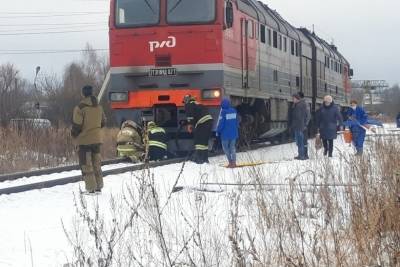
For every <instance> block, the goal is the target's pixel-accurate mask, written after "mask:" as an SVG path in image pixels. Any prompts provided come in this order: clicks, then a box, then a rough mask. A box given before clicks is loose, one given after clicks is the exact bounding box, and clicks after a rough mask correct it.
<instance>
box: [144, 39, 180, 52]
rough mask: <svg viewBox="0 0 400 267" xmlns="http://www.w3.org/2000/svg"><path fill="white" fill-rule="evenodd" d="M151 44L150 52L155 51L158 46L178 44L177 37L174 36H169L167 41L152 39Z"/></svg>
mask: <svg viewBox="0 0 400 267" xmlns="http://www.w3.org/2000/svg"><path fill="white" fill-rule="evenodd" d="M149 46H150V52H154V50H155V49H157V48H163V47H175V46H176V38H175V37H174V36H168V40H167V41H162V42H159V41H150V42H149Z"/></svg>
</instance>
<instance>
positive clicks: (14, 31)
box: [0, 24, 101, 34]
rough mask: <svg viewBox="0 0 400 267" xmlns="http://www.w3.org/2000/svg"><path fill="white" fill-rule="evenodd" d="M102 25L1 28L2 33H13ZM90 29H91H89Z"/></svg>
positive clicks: (0, 32)
mask: <svg viewBox="0 0 400 267" xmlns="http://www.w3.org/2000/svg"><path fill="white" fill-rule="evenodd" d="M97 26H101V25H100V24H94V25H70V26H60V27H50V28H28V29H16V30H0V34H2V33H7V32H12V33H17V32H21V33H27V34H29V31H48V30H69V29H73V28H87V27H97ZM87 30H89V29H87Z"/></svg>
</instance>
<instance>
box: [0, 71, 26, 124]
mask: <svg viewBox="0 0 400 267" xmlns="http://www.w3.org/2000/svg"><path fill="white" fill-rule="evenodd" d="M26 101H27V92H26V82H25V80H23V79H22V78H21V77H20V75H19V71H18V70H17V69H16V68H15V67H14V66H13V65H12V64H10V63H6V64H3V65H0V124H1V126H7V125H8V123H9V122H10V120H11V119H12V118H20V117H24V116H25V115H26V114H25V113H24V110H23V105H24V103H25V102H26Z"/></svg>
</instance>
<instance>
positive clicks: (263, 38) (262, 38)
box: [260, 24, 265, 44]
mask: <svg viewBox="0 0 400 267" xmlns="http://www.w3.org/2000/svg"><path fill="white" fill-rule="evenodd" d="M260 39H261V42H262V43H263V44H265V26H264V25H262V24H261V25H260Z"/></svg>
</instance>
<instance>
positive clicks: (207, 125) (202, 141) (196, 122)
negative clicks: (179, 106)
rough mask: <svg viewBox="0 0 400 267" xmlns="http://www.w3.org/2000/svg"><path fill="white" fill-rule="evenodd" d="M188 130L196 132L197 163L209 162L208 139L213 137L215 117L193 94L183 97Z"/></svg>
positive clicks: (195, 158) (195, 159)
mask: <svg viewBox="0 0 400 267" xmlns="http://www.w3.org/2000/svg"><path fill="white" fill-rule="evenodd" d="M183 103H184V104H185V113H186V119H187V123H188V132H192V131H193V132H194V133H193V134H194V149H195V150H194V157H193V161H194V162H196V163H197V164H202V163H208V140H209V139H210V137H211V133H212V127H213V117H212V116H211V115H210V113H209V112H208V110H207V108H206V107H205V106H203V105H201V104H198V103H197V102H196V99H195V98H194V97H192V96H191V95H186V96H185V97H184V98H183Z"/></svg>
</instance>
